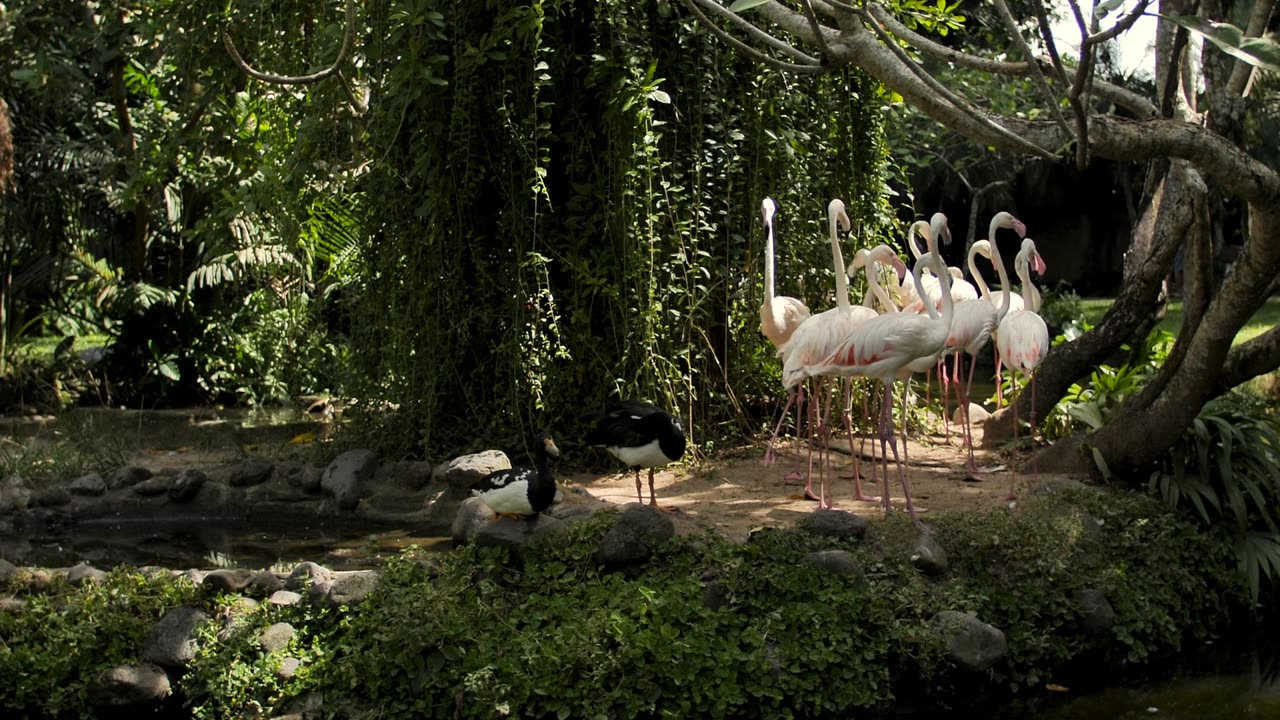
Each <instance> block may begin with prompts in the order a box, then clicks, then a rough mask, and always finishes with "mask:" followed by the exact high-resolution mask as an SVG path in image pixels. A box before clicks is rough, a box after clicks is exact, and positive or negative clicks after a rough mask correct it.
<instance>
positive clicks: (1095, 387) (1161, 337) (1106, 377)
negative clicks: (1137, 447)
mask: <svg viewBox="0 0 1280 720" xmlns="http://www.w3.org/2000/svg"><path fill="white" fill-rule="evenodd" d="M1072 332H1075V330H1073V329H1072V326H1068V328H1067V329H1066V330H1065V331H1064V336H1065V335H1066V334H1069V333H1072ZM1057 341H1058V339H1055V344H1056V342H1057ZM1173 342H1174V335H1173V333H1170V332H1168V331H1166V330H1159V329H1156V330H1153V331H1151V334H1149V335H1148V336H1147V338H1146V339H1145V340H1144V341H1143V344H1142V347H1141V348H1139V349H1138V352H1137V354H1136V355H1134V357H1135V358H1137V360H1136V362H1135V363H1134V364H1128V363H1126V364H1124V365H1121V366H1119V367H1112V366H1111V365H1099V366H1098V368H1097V369H1096V370H1094V371H1093V372H1092V373H1090V374H1089V380H1088V382H1087V383H1085V384H1083V385H1082V384H1080V383H1072V384H1071V387H1069V388H1067V392H1066V394H1065V395H1063V397H1062V400H1060V401H1059V402H1058V404H1057V405H1055V406H1054V408H1053V410H1052V411H1051V412H1050V414H1049V418H1048V419H1047V422H1046V425H1045V429H1046V433H1047V434H1048V436H1049V437H1051V438H1053V437H1063V436H1065V435H1068V434H1070V433H1071V432H1074V431H1075V430H1078V429H1082V428H1084V429H1088V430H1097V429H1099V428H1101V427H1102V426H1104V425H1105V424H1106V423H1107V422H1108V421H1109V420H1110V419H1111V417H1112V415H1114V414H1115V413H1116V412H1117V411H1119V410H1120V408H1121V407H1122V406H1123V405H1124V403H1125V402H1126V401H1128V400H1129V398H1131V397H1133V396H1134V395H1135V394H1137V393H1138V391H1140V390H1141V389H1142V388H1143V386H1145V385H1146V384H1147V382H1148V381H1149V380H1150V379H1151V378H1152V377H1154V376H1155V373H1156V371H1157V370H1159V369H1160V366H1161V365H1163V364H1164V361H1165V359H1166V358H1168V357H1169V351H1170V350H1172V349H1173ZM1121 349H1122V351H1124V352H1131V351H1130V348H1129V346H1128V345H1123V346H1121ZM1131 355H1132V353H1131Z"/></svg>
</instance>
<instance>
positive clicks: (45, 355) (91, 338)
mask: <svg viewBox="0 0 1280 720" xmlns="http://www.w3.org/2000/svg"><path fill="white" fill-rule="evenodd" d="M107 339H108V336H107V335H105V334H96V335H80V336H79V337H77V338H76V344H75V346H74V347H73V348H72V350H74V351H75V352H79V351H81V350H85V349H87V348H91V347H95V346H98V345H105V344H106V342H107ZM60 342H62V338H61V337H58V336H53V337H36V338H22V339H20V340H18V342H17V347H16V350H17V352H18V353H19V354H21V355H23V356H25V357H27V358H30V359H31V360H34V361H36V362H45V361H48V360H52V359H53V350H54V348H56V347H58V343H60Z"/></svg>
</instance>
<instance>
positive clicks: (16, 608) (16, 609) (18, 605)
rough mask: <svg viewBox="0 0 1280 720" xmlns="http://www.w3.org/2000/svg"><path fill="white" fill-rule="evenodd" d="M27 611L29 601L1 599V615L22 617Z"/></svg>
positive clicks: (9, 598) (12, 598) (10, 598)
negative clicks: (24, 611)
mask: <svg viewBox="0 0 1280 720" xmlns="http://www.w3.org/2000/svg"><path fill="white" fill-rule="evenodd" d="M26 609H27V601H26V600H23V599H22V598H16V597H0V613H4V614H6V615H21V614H22V611H23V610H26Z"/></svg>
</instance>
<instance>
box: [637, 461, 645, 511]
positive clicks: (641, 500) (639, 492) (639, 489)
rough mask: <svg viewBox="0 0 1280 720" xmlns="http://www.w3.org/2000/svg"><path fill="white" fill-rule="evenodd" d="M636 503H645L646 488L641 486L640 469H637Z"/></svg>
mask: <svg viewBox="0 0 1280 720" xmlns="http://www.w3.org/2000/svg"><path fill="white" fill-rule="evenodd" d="M636 502H638V503H644V486H643V485H641V484H640V468H638V467H637V468H636Z"/></svg>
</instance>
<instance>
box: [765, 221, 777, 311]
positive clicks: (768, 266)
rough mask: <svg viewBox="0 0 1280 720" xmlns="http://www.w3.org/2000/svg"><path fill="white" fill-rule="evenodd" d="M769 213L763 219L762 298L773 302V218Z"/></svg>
mask: <svg viewBox="0 0 1280 720" xmlns="http://www.w3.org/2000/svg"><path fill="white" fill-rule="evenodd" d="M770 215H771V213H769V212H768V211H766V212H765V219H764V231H765V234H764V297H765V300H773V297H774V293H775V288H774V268H773V218H772V217H770Z"/></svg>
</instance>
